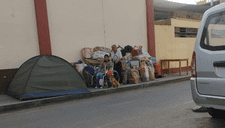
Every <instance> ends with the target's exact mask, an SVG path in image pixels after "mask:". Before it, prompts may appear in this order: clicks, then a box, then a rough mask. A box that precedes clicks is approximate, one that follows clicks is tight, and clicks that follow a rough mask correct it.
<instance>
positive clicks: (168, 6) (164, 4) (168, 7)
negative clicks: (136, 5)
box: [154, 0, 219, 20]
mask: <svg viewBox="0 0 225 128" xmlns="http://www.w3.org/2000/svg"><path fill="white" fill-rule="evenodd" d="M217 4H219V1H215V2H214V4H213V5H217ZM211 7H212V6H210V3H207V4H204V5H189V4H181V3H175V2H170V1H165V0H154V14H155V20H162V19H167V18H168V16H169V13H170V12H176V11H181V12H183V11H185V12H191V13H201V14H203V13H204V12H205V11H206V10H208V9H209V8H211Z"/></svg>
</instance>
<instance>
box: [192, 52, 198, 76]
mask: <svg viewBox="0 0 225 128" xmlns="http://www.w3.org/2000/svg"><path fill="white" fill-rule="evenodd" d="M191 76H192V77H197V75H196V54H195V51H193V54H192V61H191Z"/></svg>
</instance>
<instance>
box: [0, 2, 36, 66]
mask: <svg viewBox="0 0 225 128" xmlns="http://www.w3.org/2000/svg"><path fill="white" fill-rule="evenodd" d="M0 16H1V18H0V39H1V40H0V55H1V56H0V69H11V68H19V66H20V65H21V64H22V63H24V62H25V61H26V60H27V59H29V58H31V57H33V56H36V55H39V45H38V35H37V25H36V17H35V9H34V1H33V0H0Z"/></svg>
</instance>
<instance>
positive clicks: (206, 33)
mask: <svg viewBox="0 0 225 128" xmlns="http://www.w3.org/2000/svg"><path fill="white" fill-rule="evenodd" d="M200 45H201V47H202V48H204V49H208V50H212V51H215V50H225V12H220V13H216V14H213V15H210V16H209V17H208V18H207V20H206V24H205V26H204V30H203V34H202V37H201V43H200Z"/></svg>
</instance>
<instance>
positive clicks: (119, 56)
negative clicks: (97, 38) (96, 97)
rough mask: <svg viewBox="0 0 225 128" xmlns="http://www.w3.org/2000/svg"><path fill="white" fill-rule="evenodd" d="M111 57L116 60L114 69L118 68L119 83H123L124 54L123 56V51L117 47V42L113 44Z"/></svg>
mask: <svg viewBox="0 0 225 128" xmlns="http://www.w3.org/2000/svg"><path fill="white" fill-rule="evenodd" d="M111 59H112V60H113V62H114V70H116V71H117V72H118V74H119V76H120V81H119V83H122V81H123V79H122V63H121V62H120V61H121V60H123V56H122V53H121V52H120V50H117V47H116V45H115V44H114V45H112V52H111Z"/></svg>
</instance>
